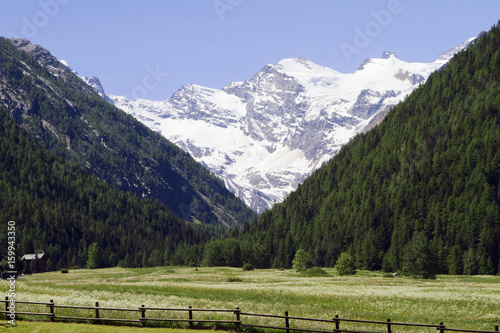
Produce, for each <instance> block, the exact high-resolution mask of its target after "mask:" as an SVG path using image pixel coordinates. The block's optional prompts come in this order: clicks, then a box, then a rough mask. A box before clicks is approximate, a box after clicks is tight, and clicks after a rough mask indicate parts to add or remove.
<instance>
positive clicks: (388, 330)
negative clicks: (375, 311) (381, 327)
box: [387, 319, 392, 333]
mask: <svg viewBox="0 0 500 333" xmlns="http://www.w3.org/2000/svg"><path fill="white" fill-rule="evenodd" d="M387 333H392V330H391V320H390V319H387Z"/></svg>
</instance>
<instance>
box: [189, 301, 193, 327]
mask: <svg viewBox="0 0 500 333" xmlns="http://www.w3.org/2000/svg"><path fill="white" fill-rule="evenodd" d="M192 308H193V307H192V306H191V305H190V306H189V311H188V312H189V328H190V329H193V310H191V309H192Z"/></svg>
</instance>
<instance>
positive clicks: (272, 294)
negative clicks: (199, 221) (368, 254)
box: [0, 267, 500, 332]
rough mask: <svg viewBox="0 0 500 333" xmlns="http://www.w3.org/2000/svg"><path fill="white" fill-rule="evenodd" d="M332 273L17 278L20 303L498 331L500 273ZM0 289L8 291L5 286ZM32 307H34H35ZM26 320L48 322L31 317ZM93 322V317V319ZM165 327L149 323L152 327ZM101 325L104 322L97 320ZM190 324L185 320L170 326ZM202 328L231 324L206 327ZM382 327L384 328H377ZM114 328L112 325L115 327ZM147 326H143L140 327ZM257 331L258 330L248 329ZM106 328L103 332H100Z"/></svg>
mask: <svg viewBox="0 0 500 333" xmlns="http://www.w3.org/2000/svg"><path fill="white" fill-rule="evenodd" d="M325 271H326V272H327V273H328V274H326V275H321V274H318V275H316V276H315V274H313V275H312V276H311V275H310V274H309V275H308V274H303V273H297V272H295V271H293V270H255V271H248V272H246V271H243V270H241V269H238V268H227V267H219V268H206V267H199V268H194V267H158V268H141V269H127V268H118V267H117V268H106V269H97V270H84V269H82V270H70V271H69V273H67V274H62V273H61V272H50V273H44V274H37V275H31V276H26V277H23V278H20V279H18V282H17V285H16V293H17V300H18V301H33V302H49V300H51V299H52V300H54V303H55V304H56V305H81V306H94V304H95V302H96V301H98V302H99V305H100V306H101V307H110V308H130V309H138V308H139V307H140V306H141V305H143V304H144V305H145V306H146V307H159V308H187V307H188V306H192V307H193V308H206V309H234V308H236V307H239V308H240V309H241V310H242V312H247V313H261V314H272V315H283V314H284V313H285V311H288V312H289V314H290V316H298V317H310V318H318V319H331V318H333V317H334V316H335V315H339V317H340V318H350V319H364V320H377V321H378V320H380V321H386V320H387V319H388V318H390V319H391V321H392V322H407V323H419V324H439V322H444V324H445V325H446V326H447V327H451V328H462V329H484V330H493V328H494V326H495V325H500V276H446V275H438V276H437V279H435V280H417V279H412V278H407V277H400V276H398V277H392V276H391V275H387V274H384V273H380V272H368V271H358V273H357V274H356V275H355V276H350V277H340V276H337V275H336V274H335V272H334V270H333V269H328V268H327V269H325ZM0 286H2V289H3V290H7V283H6V282H5V281H2V282H1V284H0ZM17 306H18V308H17V311H22V310H23V309H27V308H28V307H32V308H31V309H30V311H37V312H47V309H46V308H45V307H44V306H43V305H41V306H35V305H24V304H18V305H17ZM33 307H34V308H33ZM92 314H93V312H92V310H63V309H56V315H67V316H74V315H78V316H92ZM150 316H156V317H158V318H162V317H163V318H176V317H182V318H187V317H186V316H187V314H186V313H185V312H166V311H165V312H155V313H153V311H151V312H147V317H148V318H149V317H150ZM19 317H20V319H21V320H18V323H20V324H22V323H24V322H23V320H24V319H32V320H43V318H42V317H40V318H36V317H35V318H33V317H22V316H21V315H19ZM102 317H110V318H115V317H116V318H134V319H137V318H138V313H137V312H134V313H123V312H116V311H106V310H102V311H101V318H102ZM194 317H195V318H198V319H208V318H212V319H214V318H215V319H230V320H234V318H235V316H234V314H232V313H229V314H225V313H201V312H200V313H195V315H194ZM242 320H243V323H254V324H260V325H279V326H283V322H282V319H272V318H271V319H265V318H258V317H250V316H242ZM88 322H89V323H91V321H88ZM155 325H159V324H156V323H151V324H150V323H148V326H155ZM92 326H100V327H102V326H101V325H92ZM170 327H172V328H187V324H185V323H174V324H170ZM198 327H199V328H211V329H231V327H224V326H210V324H209V325H205V326H203V325H200V326H198ZM292 327H304V328H306V327H307V328H317V329H323V330H329V329H330V330H331V329H332V328H333V327H332V326H331V324H327V323H305V322H300V321H292ZM341 327H342V328H348V327H349V328H351V329H354V328H356V329H371V330H372V331H373V330H375V331H380V330H383V329H384V327H380V326H378V327H377V326H370V325H367V324H349V323H342V324H341ZM377 328H378V329H377ZM111 329H112V327H111V328H110V332H111ZM141 329H142V328H137V330H138V331H140V330H141ZM247 331H252V329H247ZM399 331H402V332H424V331H425V332H427V331H428V332H435V331H436V329H435V328H428V329H424V328H418V329H417V328H413V329H412V328H405V327H397V328H394V329H393V332H399ZM99 332H100V331H99Z"/></svg>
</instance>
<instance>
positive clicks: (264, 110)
mask: <svg viewBox="0 0 500 333" xmlns="http://www.w3.org/2000/svg"><path fill="white" fill-rule="evenodd" d="M473 40H474V38H471V39H469V40H467V41H465V42H464V43H462V44H461V45H459V46H457V47H455V48H453V49H451V50H449V51H447V52H445V53H443V54H441V55H440V56H439V57H438V58H437V59H436V61H434V62H433V63H430V64H425V63H406V62H404V61H401V60H399V59H398V58H397V57H396V55H395V53H393V52H384V53H383V54H382V57H381V58H368V59H366V60H365V61H364V62H363V64H362V65H361V66H360V68H358V70H357V71H355V72H354V73H347V74H342V73H340V72H337V71H335V70H333V69H330V68H327V67H323V66H320V65H317V64H315V63H313V62H311V61H309V60H307V59H304V58H286V59H282V60H281V61H279V62H278V63H277V64H275V65H270V64H268V65H265V66H264V67H263V68H262V69H261V70H260V71H259V72H257V73H256V74H255V75H254V76H253V77H252V78H251V79H250V80H247V81H240V82H232V83H230V84H228V85H226V86H225V87H223V88H221V89H214V88H207V87H202V86H199V85H194V84H190V85H186V86H183V87H181V88H180V89H179V90H178V91H177V92H176V93H174V94H173V95H172V96H171V97H170V98H169V99H168V100H165V101H147V100H128V99H126V98H124V97H120V96H114V95H111V94H108V97H109V99H111V101H112V102H113V103H114V104H115V105H116V106H117V107H119V108H121V109H122V110H124V111H125V112H127V113H129V114H132V115H133V116H134V117H136V118H137V119H138V120H140V121H142V122H143V123H144V124H146V125H147V126H148V127H150V128H151V129H153V130H154V131H156V132H158V133H161V134H162V135H164V136H166V137H167V138H169V139H170V140H171V141H172V142H174V143H176V144H177V145H178V146H179V147H181V148H182V149H184V150H185V151H187V152H189V153H190V154H191V155H192V156H193V157H194V158H195V159H196V160H198V161H200V162H201V163H203V164H204V165H205V166H206V167H207V168H208V169H209V170H211V171H212V172H214V173H215V174H217V175H218V176H219V177H221V178H223V180H224V182H225V184H226V186H227V187H228V188H229V189H231V190H232V191H233V192H234V193H235V194H236V195H238V196H239V197H240V198H241V199H242V200H244V201H245V202H246V203H247V205H248V206H250V207H251V208H252V209H254V210H255V211H257V212H259V213H262V212H263V211H264V210H265V209H268V208H270V207H271V205H272V204H274V203H275V202H280V201H282V200H283V199H284V198H285V197H286V196H287V195H288V193H290V192H291V191H293V190H294V189H295V188H296V187H297V185H298V184H300V183H301V182H302V181H303V180H304V179H305V178H306V177H307V176H308V175H309V174H310V173H311V172H312V171H314V170H315V169H316V168H318V167H319V166H320V165H321V164H322V163H324V162H326V161H328V160H329V159H330V158H331V157H332V156H334V155H335V154H336V153H337V151H338V150H339V149H340V147H341V146H342V145H343V144H345V143H346V142H348V141H349V139H350V138H352V137H353V136H354V135H355V134H356V133H359V132H362V131H363V130H364V129H365V128H367V126H368V127H373V126H375V125H376V124H377V122H379V121H380V120H381V119H382V118H383V115H384V114H386V113H387V112H388V111H389V110H390V108H391V107H392V106H393V105H396V104H397V103H398V102H399V101H400V100H402V99H403V98H404V97H405V96H406V95H407V94H409V93H410V92H411V91H412V90H413V89H415V88H416V87H417V86H418V85H419V84H420V83H422V82H424V81H425V79H426V78H427V77H428V76H429V75H430V73H432V72H433V71H435V70H438V69H439V68H441V67H442V66H444V65H445V64H446V62H447V61H448V60H449V59H450V58H451V56H452V55H453V54H455V53H456V52H458V51H459V50H462V49H464V48H466V47H467V46H468V45H470V43H471V42H472V41H473ZM280 161H282V162H281V163H280Z"/></svg>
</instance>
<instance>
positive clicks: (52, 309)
mask: <svg viewBox="0 0 500 333" xmlns="http://www.w3.org/2000/svg"><path fill="white" fill-rule="evenodd" d="M10 302H11V301H9V298H8V297H5V300H0V303H5V311H0V313H4V314H5V315H6V318H7V315H8V314H11V311H10V310H9V308H8V306H9V304H10ZM15 303H16V304H29V305H43V306H46V307H47V308H48V311H49V312H27V311H22V312H17V311H16V312H15V314H16V315H25V316H42V317H43V316H45V317H47V319H48V320H50V321H52V322H53V321H55V319H62V320H76V321H94V322H96V321H97V322H100V323H105V322H123V323H140V324H141V325H142V326H143V327H144V326H146V324H147V323H148V322H179V323H180V322H185V323H188V325H189V328H191V329H193V328H195V326H194V323H214V324H217V323H224V324H232V325H234V328H235V329H236V331H237V332H241V328H242V327H254V328H263V329H272V330H284V331H285V332H286V333H291V332H294V331H299V332H318V333H332V332H345V333H380V332H382V331H377V332H374V331H366V330H363V331H359V330H351V329H341V328H340V325H341V323H342V322H344V323H360V324H370V325H373V326H377V327H375V329H384V328H385V330H384V332H388V333H392V328H393V326H407V327H425V328H434V329H436V330H437V331H438V332H440V333H444V332H477V333H494V332H499V326H498V325H496V326H495V327H494V330H493V331H485V330H471V329H459V328H448V327H446V326H445V325H444V323H442V322H441V323H439V324H437V325H433V324H415V323H399V322H392V321H391V320H390V319H387V321H374V320H361V319H347V318H340V317H339V316H338V315H336V316H335V317H334V318H332V319H317V318H304V317H295V316H290V315H289V314H288V311H286V312H285V315H284V316H282V315H272V314H259V313H248V312H242V311H241V310H240V309H239V308H235V309H196V308H193V307H191V306H190V307H188V308H157V307H146V306H144V305H141V306H140V307H139V308H136V309H123V308H110V307H101V306H99V302H95V306H74V305H55V304H54V301H53V300H50V302H48V303H43V302H27V301H15ZM56 309H79V310H91V312H92V314H93V316H92V317H90V316H87V317H81V316H80V317H75V316H63V315H58V314H56ZM101 311H121V312H131V313H139V316H138V317H137V318H135V319H133V318H109V317H103V316H102V315H101V314H102V313H101ZM146 311H147V312H148V313H154V312H155V311H167V312H168V311H170V312H187V318H186V317H179V318H155V317H151V316H150V317H146ZM196 312H208V313H227V314H231V313H232V314H233V315H234V316H235V319H234V320H227V319H223V320H221V319H212V318H209V319H201V318H194V317H193V314H194V313H196ZM244 316H246V317H260V318H271V319H280V320H282V323H283V324H284V326H279V325H278V326H276V325H257V324H251V323H244V322H243V320H242V317H244ZM292 320H293V321H305V322H311V323H312V322H316V323H324V324H331V326H334V327H335V328H332V327H331V326H328V327H324V328H322V329H313V328H299V327H292V326H291V325H290V321H292ZM325 326H326V325H325ZM382 326H385V327H384V328H382Z"/></svg>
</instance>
